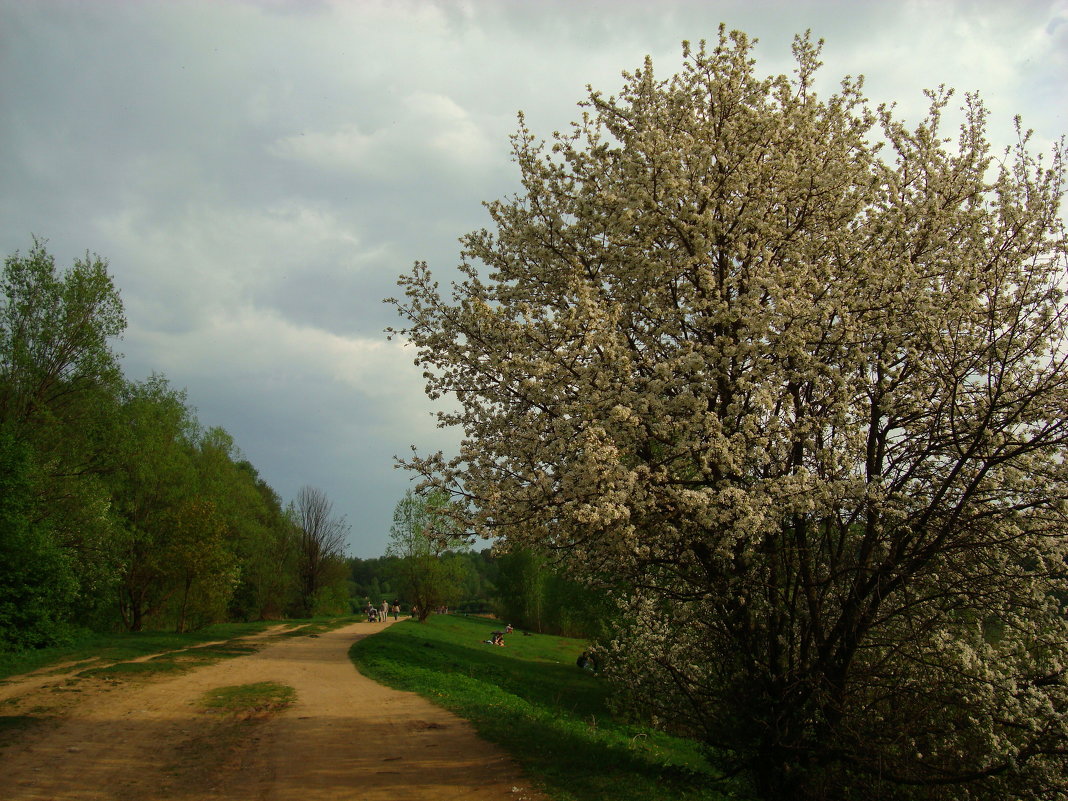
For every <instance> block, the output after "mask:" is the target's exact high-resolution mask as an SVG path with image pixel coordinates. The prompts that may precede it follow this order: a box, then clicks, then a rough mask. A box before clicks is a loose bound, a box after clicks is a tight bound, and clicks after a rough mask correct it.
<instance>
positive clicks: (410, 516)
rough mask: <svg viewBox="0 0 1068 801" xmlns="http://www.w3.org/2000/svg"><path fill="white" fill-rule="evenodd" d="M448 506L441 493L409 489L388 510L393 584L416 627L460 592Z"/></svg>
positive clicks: (458, 540)
mask: <svg viewBox="0 0 1068 801" xmlns="http://www.w3.org/2000/svg"><path fill="white" fill-rule="evenodd" d="M448 507H449V503H448V499H447V497H446V496H445V495H444V494H442V493H437V492H435V493H431V494H429V495H419V494H416V493H414V492H412V491H411V490H409V491H408V492H406V493H405V494H404V497H403V498H401V499H400V500H399V501H397V505H396V506H395V507H394V509H393V525H392V526H390V529H389V538H390V543H389V546H388V547H387V548H386V555H387V556H392V557H395V558H396V559H397V560H398V562H397V565H396V571H397V572H396V578H395V583H396V585H397V587H398V588H399V590H400V592H401V594H402V595H403V596H404V599H405V600H406V601H407V602H408V603H410V604H411V605H412V614H414V615H415V616H416V617H418V618H419V622H420V623H423V622H425V621H426V619H427V618H428V617H429V616H430V613H431V612H433V611H434V610H435V609H437V608H438V607H440V606H447V605H449V604H450V603H454V602H455V601H456V600H458V596H459V594H460V593H461V591H462V577H463V576H462V568H461V564H460V563H459V562H457V561H456V560H454V559H451V558H449V557H450V554H449V550H450V549H453V550H455V549H457V548H460V547H462V546H463V539H462V537H461V536H460V535H459V532H458V531H457V529H456V527H455V525H454V524H453V522H452V519H451V518H450V517H449V516H448V512H449V508H448Z"/></svg>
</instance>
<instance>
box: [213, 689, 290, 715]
mask: <svg viewBox="0 0 1068 801" xmlns="http://www.w3.org/2000/svg"><path fill="white" fill-rule="evenodd" d="M296 700H297V692H296V690H294V689H293V688H292V687H290V686H289V685H287V684H279V683H278V682H274V681H261V682H257V683H255V684H237V685H233V686H229V687H216V688H215V689H213V690H208V691H207V692H206V693H204V695H203V696H202V697H201V699H200V705H201V706H203V707H205V708H206V709H210V710H212V711H215V712H225V713H227V714H230V715H254V714H264V713H271V712H279V711H281V710H283V709H285V708H287V707H289V706H291V705H292V704H293V702H294V701H296Z"/></svg>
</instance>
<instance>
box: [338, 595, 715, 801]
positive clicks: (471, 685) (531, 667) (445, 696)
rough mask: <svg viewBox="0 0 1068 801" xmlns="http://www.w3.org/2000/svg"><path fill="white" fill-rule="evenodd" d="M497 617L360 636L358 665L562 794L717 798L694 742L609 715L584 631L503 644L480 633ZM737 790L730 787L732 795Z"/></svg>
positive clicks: (637, 799)
mask: <svg viewBox="0 0 1068 801" xmlns="http://www.w3.org/2000/svg"><path fill="white" fill-rule="evenodd" d="M499 625H500V624H498V623H495V622H493V621H488V620H485V619H482V618H475V617H470V618H466V617H458V616H455V615H448V616H434V617H432V618H431V619H430V620H429V621H428V623H427V625H424V626H417V625H412V624H409V623H401V624H397V625H394V626H391V627H389V628H388V629H386V630H384V631H382V632H380V633H378V634H376V635H375V636H374V637H367V638H364V639H361V640H359V641H358V642H357V643H356V644H355V645H353V647H352V650H351V652H350V653H351V656H352V659H353V661H354V662H355V663H356V665H357V666H358V667H359V669H360V671H361V672H363V673H365V674H366V675H369V676H371V677H372V678H374V679H376V680H377V681H381V682H383V683H385V684H388V685H389V686H391V687H396V688H398V689H403V690H409V691H413V692H418V693H420V694H421V695H423V696H424V697H426V698H428V699H429V700H431V701H433V702H434V703H436V704H440V705H441V706H444V707H445V708H446V709H449V710H450V711H453V712H455V713H456V714H458V715H460V716H462V717H464V718H467V719H468V720H470V721H471V722H472V723H473V724H474V725H475V727H476V728H477V730H478V732H479V734H480V735H481V736H483V737H485V738H487V739H489V740H491V741H493V742H496V743H499V744H500V745H502V746H503V747H504V748H505V749H507V750H508V751H510V752H511V753H512V754H513V755H514V757H515V758H516V759H517V761H519V762H520V763H521V764H522V765H523V767H524V769H525V770H526V772H527V773H528V775H530V776H532V777H533V778H535V779H536V780H537V781H538V783H539V784H541V785H543V786H544V788H545V789H546V790H547V791H548V794H549V795H550V797H552V798H555V799H560V800H561V801H563V800H565V799H566V800H567V801H601V799H605V798H612V799H618V801H667V799H672V800H673V801H681V800H682V799H686V801H698V799H700V800H702V801H718V800H719V799H724V798H726V797H728V795H727V794H726V792H725V790H726V788H724V792H721V791H720V790H717V789H714V788H713V786H712V785H713V783H714V782H715V781H716V780H717V778H718V777H717V776H716V775H715V774H714V773H713V772H712V771H711V769H710V767H709V765H708V764H707V762H706V761H705V760H704V759H703V757H702V756H701V750H700V748H699V746H698V745H697V744H696V743H694V742H692V741H689V740H683V739H680V738H676V737H670V736H668V735H666V734H663V733H661V732H657V731H655V730H653V729H650V728H648V727H644V726H637V725H632V724H628V723H625V722H622V721H620V720H618V719H616V718H614V717H613V716H612V715H611V713H610V712H609V711H608V708H607V706H606V698H607V690H606V687H605V685H604V684H603V682H602V681H601V680H600V679H599V678H598V677H597V676H596V675H594V674H591V673H589V672H588V671H584V670H580V669H579V668H578V667H576V665H575V660H576V658H577V657H578V655H579V654H580V653H581V652H582V651H583V650H584V648H585V643H584V642H582V641H580V640H573V639H566V638H559V637H552V636H547V635H534V636H531V637H523V636H520V635H519V634H518V632H517V633H515V634H512V635H510V636H508V637H506V647H505V648H497V647H494V646H491V645H489V644H487V643H485V642H484V641H485V640H487V639H489V638H490V634H491V632H492V631H493V630H494V629H495V628H496V627H498V626H499ZM730 797H736V796H730Z"/></svg>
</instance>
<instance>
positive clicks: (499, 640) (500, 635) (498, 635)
mask: <svg viewBox="0 0 1068 801" xmlns="http://www.w3.org/2000/svg"><path fill="white" fill-rule="evenodd" d="M511 633H512V624H511V623H509V624H508V625H507V626H505V627H504V631H495V632H493V634H492V635H491V637H492V639H489V640H484V642H487V643H489V644H490V645H499V646H501V647H502V648H503V647H504V635H505V634H511Z"/></svg>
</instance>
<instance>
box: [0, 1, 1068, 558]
mask: <svg viewBox="0 0 1068 801" xmlns="http://www.w3.org/2000/svg"><path fill="white" fill-rule="evenodd" d="M1066 15H1068V10H1066V7H1065V5H1064V3H1063V2H1027V3H1016V4H1003V3H1000V2H993V1H992V0H991V1H990V2H965V1H964V0H958V2H941V0H939V2H934V0H927V2H919V1H917V0H910V1H909V2H903V3H856V2H845V0H841V1H840V2H814V1H812V2H785V1H784V2H781V3H770V2H763V3H761V2H750V1H748V0H746V1H744V2H743V0H733V1H732V2H724V3H708V2H697V1H696V0H693V1H691V2H687V1H684V0H678V1H677V2H664V3H656V4H650V3H647V2H636V1H634V2H619V0H611V2H610V1H609V0H599V1H598V2H573V1H572V0H567V1H566V2H565V0H547V1H546V2H539V3H529V2H520V0H471V1H470V2H428V1H427V0H403V1H402V2H394V1H391V2H386V1H385V0H381V1H380V2H371V1H370V0H362V1H361V2H317V3H307V2H300V1H298V0H294V1H293V2H283V0H262V1H261V2H238V1H237V0H231V1H230V2H221V3H215V2H178V3H172V2H145V3H120V2H118V1H117V0H115V1H114V2H98V3H82V2H75V1H74V0H66V1H65V2H58V1H56V2H53V1H52V0H40V1H39V2H33V3H27V2H21V1H20V0H0V215H2V219H3V220H4V221H5V225H4V227H3V229H0V249H2V250H3V252H4V253H5V254H6V253H10V252H12V251H14V250H16V249H22V250H25V249H26V248H27V247H28V246H29V242H30V235H31V233H35V234H38V235H43V236H45V237H47V238H49V240H50V249H51V250H52V252H53V253H54V254H55V255H56V256H57V258H58V259H59V261H60V263H69V262H70V260H71V259H73V258H74V257H76V256H78V255H81V254H82V253H84V252H85V251H86V250H87V249H88V250H92V251H96V252H99V253H100V254H101V255H103V256H105V257H107V258H108V259H109V260H110V263H111V268H112V271H113V273H114V274H115V276H116V280H117V282H118V284H119V286H120V287H121V289H122V293H123V297H124V300H125V303H126V306H127V311H128V317H129V320H130V326H129V330H128V332H127V335H126V337H125V339H124V341H123V342H122V343H121V344H120V349H121V350H122V351H124V352H125V353H126V366H127V370H128V371H129V373H130V375H131V377H134V378H138V377H143V376H146V375H147V374H148V373H150V372H152V371H162V372H163V373H165V374H166V375H167V376H168V377H169V378H170V379H171V381H172V382H173V383H174V384H175V385H177V386H184V387H187V388H188V391H189V398H190V401H191V403H192V404H193V405H195V406H196V407H197V408H198V410H199V417H200V419H201V422H202V423H203V424H205V425H221V426H223V427H224V428H226V429H227V430H229V431H230V432H231V433H232V434H233V435H234V437H235V439H236V440H237V443H238V444H239V446H240V447H241V448H242V449H243V450H244V451H245V453H246V454H247V456H248V457H249V459H250V460H251V461H252V462H253V463H254V464H255V465H256V466H257V468H258V469H259V470H260V472H261V474H262V475H263V477H264V478H265V479H266V480H267V481H268V482H270V483H271V484H272V485H273V486H274V487H275V488H276V489H277V490H278V491H279V492H280V493H282V494H283V496H285V497H292V496H293V494H295V492H296V490H297V489H298V488H299V487H300V485H302V484H305V483H307V484H312V485H314V486H318V487H321V488H322V489H324V490H326V491H327V492H328V493H329V494H330V495H331V497H332V498H334V500H335V502H336V505H337V507H338V509H339V510H340V511H342V512H344V513H346V514H347V515H348V517H349V519H350V522H351V523H352V524H353V536H352V551H353V553H354V554H357V555H361V556H371V555H377V554H379V553H381V552H382V549H383V548H384V546H385V542H386V537H387V532H388V528H389V523H390V517H391V512H392V507H393V504H394V503H395V501H396V500H397V499H398V498H399V497H400V496H401V494H403V492H404V489H405V488H406V487H407V485H408V481H409V479H408V477H407V476H406V475H404V474H403V473H401V472H398V471H395V470H394V469H393V467H392V457H393V455H394V454H398V453H400V454H403V453H405V452H407V449H408V446H409V444H410V443H417V444H418V445H419V447H420V448H421V449H423V450H436V449H438V448H445V449H449V448H451V447H453V446H454V444H455V442H456V440H457V438H458V437H457V435H456V434H454V433H449V432H441V431H439V430H438V429H436V428H435V426H434V421H433V419H432V417H431V409H432V407H431V405H430V404H429V402H427V401H426V400H424V398H423V397H422V386H421V380H420V378H419V375H418V371H417V370H416V369H415V368H414V367H413V366H412V364H411V354H409V353H406V352H404V350H403V349H402V348H401V347H400V345H399V344H398V343H387V342H386V341H385V339H384V337H383V336H382V333H381V332H382V328H383V327H384V326H385V325H388V324H389V323H390V322H393V318H392V314H393V313H392V311H391V310H390V309H389V308H388V307H386V306H384V305H383V304H382V303H381V298H382V297H384V296H386V295H389V294H393V292H394V289H395V287H394V281H395V278H396V276H397V274H399V273H400V272H403V271H405V270H407V269H408V268H409V266H410V265H411V263H412V262H413V261H415V260H417V259H419V260H424V259H425V260H427V261H428V262H430V264H431V266H432V267H433V268H434V269H435V270H437V271H440V272H441V273H442V274H443V275H445V276H448V275H450V274H451V271H452V269H453V267H454V265H455V263H456V261H457V254H458V250H459V248H458V244H457V238H458V237H459V236H460V235H462V234H463V233H465V232H467V231H469V230H472V229H474V228H478V227H481V226H483V225H485V224H486V223H487V221H488V220H487V217H486V214H485V211H484V209H483V208H482V207H481V205H480V204H481V202H482V201H484V200H490V199H494V198H497V197H501V196H503V195H506V194H509V193H511V192H514V191H516V189H517V176H516V172H515V168H514V166H513V165H512V164H511V163H510V146H509V143H508V135H509V134H510V133H512V131H513V130H514V128H515V114H516V112H517V110H519V109H523V110H524V111H525V112H526V114H527V119H528V122H529V124H530V125H531V127H532V129H533V130H534V131H535V132H537V133H539V134H541V135H546V136H547V135H549V134H550V133H551V132H552V130H553V129H556V128H561V129H562V128H564V127H566V126H567V124H568V122H569V121H570V120H571V119H573V118H574V117H575V116H576V115H577V110H576V107H575V104H576V102H578V101H579V100H581V99H582V97H583V95H584V87H585V85H586V84H587V83H590V84H593V85H594V86H595V87H597V88H600V89H603V90H605V91H607V92H612V91H614V90H616V89H617V88H618V87H619V86H620V85H621V83H622V79H621V78H620V72H621V71H622V70H625V69H627V70H629V69H633V68H634V67H636V66H638V65H639V64H640V63H641V60H642V58H643V56H644V55H645V54H646V53H649V54H651V55H652V56H653V58H654V61H655V63H656V68H657V70H658V71H659V73H660V74H661V75H663V76H665V77H666V76H668V75H669V74H670V73H671V72H673V71H674V70H675V69H676V68H677V67H678V63H679V42H680V41H681V40H682V39H684V38H685V39H690V40H697V39H700V38H708V39H711V38H714V37H715V35H716V29H717V26H718V24H719V22H720V21H721V19H722V20H723V21H724V22H725V23H726V24H727V25H728V27H736V28H741V29H743V30H746V31H747V32H748V33H750V34H751V35H753V36H756V37H759V38H760V40H761V44H760V45H759V48H758V54H759V57H760V61H759V64H758V68H759V69H761V70H762V71H764V72H767V73H777V72H782V71H789V70H790V68H791V64H790V57H789V45H790V41H791V38H792V36H793V34H794V33H795V32H798V31H801V30H804V29H806V28H812V29H813V32H814V34H815V35H817V36H822V37H824V38H825V39H826V40H827V45H826V48H825V51H824V60H825V61H826V62H827V66H826V67H825V70H824V78H823V80H824V85H825V86H826V88H828V89H833V88H834V87H835V86H836V85H837V81H838V79H839V78H840V77H841V76H842V75H844V74H846V73H853V74H855V73H858V72H864V73H866V74H867V75H868V79H869V80H868V87H869V91H870V94H871V95H872V97H873V98H875V99H877V100H892V99H897V100H900V101H901V106H900V108H901V109H902V110H903V111H904V112H905V113H916V112H917V110H919V109H920V108H922V102H923V96H922V93H921V89H922V88H923V87H925V86H934V85H937V84H939V83H943V82H945V83H947V84H950V85H957V86H959V87H960V88H961V89H962V90H964V89H979V90H981V91H982V92H983V93H984V95H985V96H986V98H987V100H988V102H989V105H990V107H991V109H992V110H993V111H994V113H995V119H994V120H993V121H992V124H991V131H992V136H993V138H995V140H996V141H1008V140H1009V137H1010V136H1011V115H1013V114H1015V113H1017V112H1020V113H1022V114H1023V115H1024V118H1025V122H1026V123H1027V124H1028V125H1030V126H1032V127H1034V128H1035V129H1036V131H1037V135H1038V140H1039V141H1040V142H1049V141H1051V140H1053V139H1054V138H1056V137H1057V136H1059V135H1060V134H1061V133H1062V132H1063V131H1064V129H1065V127H1066V126H1065V121H1064V117H1063V113H1064V111H1063V110H1064V108H1065V106H1066V103H1065V100H1066V97H1065V89H1064V83H1063V78H1062V76H1063V74H1064V71H1065V69H1066V67H1068V64H1066V63H1065V62H1066V49H1068V38H1066V35H1065V30H1066V29H1068V26H1066V25H1065V24H1064V21H1065V19H1066Z"/></svg>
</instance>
